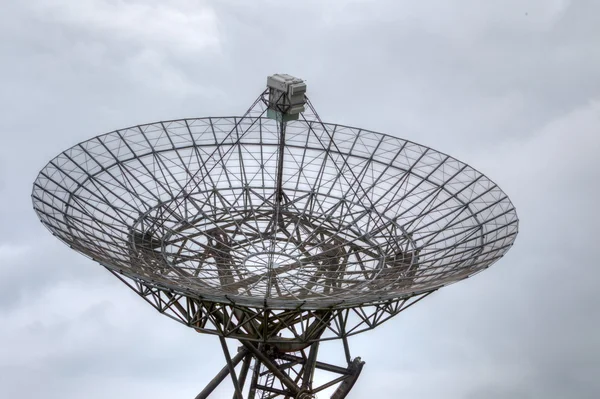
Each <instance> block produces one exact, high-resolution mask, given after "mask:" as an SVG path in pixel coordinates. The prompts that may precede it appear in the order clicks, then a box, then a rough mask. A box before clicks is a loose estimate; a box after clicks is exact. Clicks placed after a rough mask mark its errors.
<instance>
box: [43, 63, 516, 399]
mask: <svg viewBox="0 0 600 399" xmlns="http://www.w3.org/2000/svg"><path fill="white" fill-rule="evenodd" d="M32 196H33V205H34V209H35V211H36V212H37V214H38V216H39V218H40V220H41V222H42V223H43V224H44V225H45V226H46V227H47V228H48V229H49V230H50V231H51V232H52V234H54V235H55V236H56V237H58V238H59V239H60V240H61V241H63V242H64V243H65V244H67V245H69V246H70V247H71V248H73V249H74V250H76V251H78V252H80V253H82V254H84V255H86V256H88V257H90V258H92V259H93V260H95V261H96V262H98V263H100V264H101V265H102V266H104V267H105V268H106V269H108V270H109V271H110V272H111V273H112V274H114V275H115V276H116V277H117V278H119V279H120V280H121V281H123V282H124V283H126V284H127V285H128V286H129V287H130V288H132V289H133V290H134V291H135V292H136V293H138V294H139V295H140V296H141V297H142V298H144V299H145V300H146V301H147V302H148V303H149V304H151V305H152V306H153V307H155V308H156V309H157V310H159V311H160V312H161V313H164V314H167V315H169V316H170V317H172V318H174V319H176V320H178V321H180V322H182V323H183V324H185V325H187V326H189V327H191V328H193V329H195V330H196V331H198V332H201V333H208V334H214V335H218V336H219V339H220V341H221V344H222V346H223V350H224V353H225V358H226V361H227V365H226V366H225V367H224V368H223V370H221V372H219V374H217V376H216V377H215V378H214V379H213V380H212V381H211V382H210V383H209V384H208V386H207V387H206V388H205V389H204V390H203V391H202V392H201V393H200V394H199V395H198V396H197V399H200V398H206V397H208V395H210V393H211V392H212V391H213V390H214V388H215V387H216V386H217V385H218V384H219V383H220V382H221V381H222V380H223V379H225V378H226V377H227V376H228V375H229V376H230V377H231V379H232V381H233V385H234V388H235V394H234V397H237V398H244V397H247V398H267V397H268V398H274V397H286V398H313V397H314V395H315V394H316V393H318V392H320V391H321V390H323V389H325V388H328V387H330V386H335V385H336V384H337V385H338V387H337V390H336V391H335V393H334V395H333V396H332V398H335V399H341V398H344V397H345V396H346V395H347V394H348V392H349V391H350V389H351V388H352V386H353V385H354V382H355V381H356V379H357V378H358V375H359V374H360V372H361V369H362V367H363V364H364V362H363V361H362V360H361V359H360V358H355V359H353V358H352V357H351V356H350V350H349V345H348V341H347V338H348V337H349V336H351V335H354V334H358V333H360V332H363V331H366V330H370V329H373V328H375V327H376V326H378V325H380V324H381V323H383V322H384V321H386V320H388V319H390V318H391V317H393V316H395V315H396V314H398V313H400V312H401V311H402V310H404V309H406V308H407V307H408V306H410V305H412V304H414V303H416V302H417V301H419V300H421V299H422V298H424V297H426V296H427V295H429V294H431V293H432V292H434V291H436V290H437V289H439V288H441V287H443V286H445V285H448V284H450V283H453V282H456V281H459V280H462V279H464V278H466V277H469V276H471V275H473V274H475V273H478V272H480V271H481V270H483V269H485V268H487V267H489V266H490V265H491V264H492V263H494V262H495V261H497V260H498V259H500V258H501V257H502V256H503V255H504V254H505V253H506V251H508V249H509V248H510V246H511V245H512V244H513V242H514V240H515V237H516V235H517V230H518V219H517V214H516V211H515V208H514V207H513V205H512V203H511V201H510V200H509V198H508V196H507V195H506V194H505V193H504V192H503V191H502V190H501V189H500V188H499V187H498V186H497V185H496V184H495V183H493V182H492V181H491V180H490V179H488V178H487V177H486V176H484V175H483V174H481V173H480V172H478V171H477V170H475V169H473V168H472V167H470V166H469V165H466V164H464V163H462V162H460V161H458V160H456V159H454V158H452V157H450V156H449V155H446V154H443V153H440V152H438V151H435V150H433V149H431V148H428V147H425V146H422V145H419V144H416V143H413V142H410V141H407V140H403V139H400V138H397V137H394V136H390V135H386V134H381V133H376V132H373V131H370V130H366V129H359V128H354V127H348V126H342V125H337V124H331V123H325V122H323V121H321V118H320V117H319V115H318V114H317V112H316V111H315V109H314V107H313V105H312V103H311V102H310V100H309V99H308V97H307V96H306V84H305V83H304V82H303V81H302V80H301V79H298V78H294V77H292V76H290V75H283V74H278V75H273V76H270V77H269V78H268V80H267V88H266V89H265V91H264V92H263V93H261V94H260V95H259V96H258V98H256V100H255V101H254V103H253V104H252V106H251V107H250V109H249V110H248V111H247V112H246V113H245V114H244V115H242V116H238V117H204V118H195V119H179V120H171V121H163V122H157V123H150V124H145V125H139V126H133V127H130V128H126V129H120V130H116V131H114V132H110V133H107V134H104V135H101V136H98V137H95V138H92V139H90V140H88V141H85V142H83V143H80V144H77V145H76V146H74V147H72V148H70V149H68V150H66V151H65V152H63V153H61V154H60V155H58V156H57V157H56V158H54V159H53V160H52V161H50V162H49V163H48V165H46V167H44V169H42V171H41V172H40V174H39V176H38V178H37V179H36V181H35V183H34V188H33V194H32ZM225 338H234V339H237V340H239V341H240V343H241V347H240V350H239V352H238V353H237V354H235V355H233V356H232V355H231V354H230V353H229V351H228V350H227V346H226V344H225ZM333 339H340V340H341V342H342V343H343V346H344V351H345V355H346V364H345V365H343V366H335V365H331V364H327V363H324V362H320V361H318V360H317V358H318V346H319V342H321V341H324V340H333ZM315 370H325V371H328V372H331V373H333V374H335V375H337V377H336V378H335V379H333V380H331V381H329V382H328V383H325V384H323V385H320V386H317V385H316V384H315V383H314V379H313V376H314V373H315ZM248 379H249V381H247V380H248Z"/></svg>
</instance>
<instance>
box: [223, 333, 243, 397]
mask: <svg viewBox="0 0 600 399" xmlns="http://www.w3.org/2000/svg"><path fill="white" fill-rule="evenodd" d="M219 341H221V346H222V347H223V353H224V354H225V360H227V365H228V366H229V375H230V376H231V381H232V382H233V388H234V389H235V394H236V395H237V399H244V397H243V396H242V391H241V389H240V385H239V384H238V379H237V376H236V375H235V365H234V364H233V363H232V361H231V356H230V355H229V349H227V342H225V338H224V337H223V336H222V335H219Z"/></svg>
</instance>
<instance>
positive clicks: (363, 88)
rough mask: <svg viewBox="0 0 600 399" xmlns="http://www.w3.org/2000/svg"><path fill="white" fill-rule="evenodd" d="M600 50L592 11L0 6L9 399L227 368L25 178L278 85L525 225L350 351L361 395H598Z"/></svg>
mask: <svg viewBox="0 0 600 399" xmlns="http://www.w3.org/2000/svg"><path fill="white" fill-rule="evenodd" d="M599 39H600V2H599V1H595V0H573V1H566V0H539V1H529V0H526V1H524V0H505V1H496V2H485V1H476V0H464V1H452V2H451V1H447V0H438V1H420V2H408V1H393V0H390V1H368V0H362V1H358V0H356V1H327V2H325V1H317V0H313V1H298V2H282V1H245V0H244V1H242V0H238V1H234V0H221V1H205V2H203V1H192V0H178V1H169V2H166V1H153V0H147V1H133V0H131V1H129V0H105V1H102V0H77V1H72V0H23V1H11V0H0V116H1V118H0V138H1V140H0V205H1V206H0V397H1V398H7V399H8V398H39V397H43V398H46V399H54V398H61V399H75V398H77V399H79V398H84V397H85V398H90V399H95V398H123V399H125V398H128V399H129V398H141V397H143V398H146V399H155V398H156V399H157V398H165V397H169V398H193V397H194V396H195V395H196V394H197V393H198V392H199V391H200V390H201V389H202V388H203V386H204V385H205V384H206V383H207V382H208V381H209V380H210V379H211V378H212V377H213V375H214V374H215V373H216V372H217V371H218V370H219V369H220V368H221V367H222V365H223V364H224V361H223V357H222V354H221V351H220V349H219V347H218V341H217V339H216V338H215V337H210V336H202V335H199V334H197V333H195V332H193V331H192V330H191V329H187V328H185V327H184V326H182V325H179V324H178V323H176V322H173V321H171V320H170V319H168V318H166V317H163V316H160V315H159V314H158V313H157V312H156V311H154V310H153V309H152V308H150V307H149V306H147V304H146V303H144V301H143V300H141V299H140V298H138V297H137V296H136V295H135V294H134V293H133V292H131V291H130V290H129V289H128V288H127V287H125V286H124V285H122V284H121V283H120V282H119V281H118V280H116V279H115V278H114V277H112V276H111V275H110V274H109V273H108V272H106V271H105V270H103V269H102V268H101V267H99V266H98V265H96V264H93V263H92V262H91V261H89V260H87V259H86V258H84V257H82V256H81V255H78V254H76V253H74V252H72V251H71V250H69V249H68V248H67V247H66V246H64V245H63V244H61V243H60V242H59V241H58V240H56V239H54V238H53V237H52V236H51V235H50V234H49V233H48V232H47V231H46V230H45V229H44V228H43V227H42V225H41V224H40V223H39V222H38V220H37V218H36V215H35V214H34V212H33V210H32V207H31V202H30V192H31V187H32V183H33V181H34V179H35V177H36V175H37V172H38V171H39V170H40V169H41V168H42V167H43V166H44V165H45V164H46V162H48V161H49V160H50V159H51V158H52V157H54V156H55V155H57V154H58V153H59V152H61V151H63V150H65V149H67V148H68V147H70V146H72V145H74V144H76V143H77V142H79V141H82V140H86V139H88V138H91V137H93V136H95V135H98V134H101V133H105V132H108V131H111V130H114V129H117V128H122V127H126V126H130V125H134V124H139V123H146V122H153V121H157V120H161V119H175V118H183V117H197V116H208V115H214V116H218V115H233V114H242V113H243V112H244V111H245V110H246V109H247V107H248V106H249V105H250V104H251V102H252V101H253V99H254V98H255V97H256V96H257V95H258V93H259V92H260V91H261V90H262V89H263V87H264V84H265V81H266V76H267V75H269V74H272V73H279V72H284V73H290V74H292V75H295V76H299V77H301V78H304V79H306V81H307V83H308V89H309V95H310V97H311V99H312V101H313V104H315V106H316V107H317V109H318V110H319V112H320V114H321V116H322V117H323V119H324V120H325V121H328V122H336V123H343V124H348V125H352V126H359V127H366V128H369V129H372V130H375V131H380V132H384V133H389V134H392V135H395V136H399V137H402V138H406V139H410V140H413V141H416V142H418V143H421V144H424V145H428V146H431V147H433V148H435V149H437V150H440V151H443V152H446V153H448V154H451V155H452V156H454V157H456V158H458V159H460V160H461V161H464V162H467V163H469V164H471V165H473V166H474V167H475V168H477V169H478V170H480V171H482V172H483V173H485V174H486V175H488V176H489V177H490V178H491V179H492V180H494V181H495V182H497V183H498V184H499V185H500V187H501V188H502V189H503V190H504V191H505V192H506V193H507V194H508V195H509V196H510V198H511V199H512V201H513V203H514V204H515V206H516V208H517V212H518V214H519V217H520V221H521V222H520V234H519V236H518V237H517V240H516V244H515V246H514V247H513V248H512V249H511V250H510V251H509V252H508V254H507V255H506V256H505V257H504V258H503V259H502V260H501V261H500V262H498V263H497V264H496V265H494V266H493V267H492V268H490V269H489V270H487V271H485V272H484V273H481V274H479V275H477V276H476V277H474V278H472V279H469V280H466V281H463V282H460V283H458V284H455V285H452V286H450V287H447V288H444V289H442V290H440V291H438V292H437V293H435V294H434V295H432V296H430V297H428V298H427V299H426V300H424V301H423V302H421V303H420V304H419V305H418V306H415V307H413V308H411V309H409V310H408V311H406V312H405V313H403V314H401V315H399V316H398V317H396V318H395V319H393V320H392V321H390V322H388V323H386V324H384V325H382V326H381V327H379V328H378V329H376V330H375V331H372V332H369V333H366V334H363V335H360V336H358V337H355V338H353V339H352V340H351V345H352V354H353V356H362V358H363V359H364V360H365V361H366V362H367V364H366V366H365V368H364V371H363V374H362V375H361V377H360V379H359V381H358V383H357V385H356V386H355V388H354V390H353V391H352V393H351V395H350V396H349V398H365V397H368V398H398V397H407V398H420V399H421V398H422V399H429V398H431V399H434V398H435V399H439V398H445V399H463V398H464V399H479V398H486V399H504V398H507V399H508V398H510V399H514V398H518V399H520V398H523V399H529V398H532V399H533V398H544V399H562V398H580V399H588V398H589V399H597V398H599V397H600V378H599V376H600V311H599V310H598V309H599V308H598V306H599V305H600V293H599V292H598V285H599V283H600V268H599V267H598V260H597V259H598V236H599V235H598V226H599V224H600V215H599V212H598V208H597V202H598V200H599V198H598V197H599V191H600V190H599V184H600V183H599V181H600V180H599V178H600V157H599V155H598V154H600V44H599ZM336 349H339V348H336ZM230 397H231V394H230V393H229V392H228V390H227V387H226V386H225V387H224V388H222V389H220V390H219V391H218V392H217V394H216V395H215V398H216V399H220V398H230Z"/></svg>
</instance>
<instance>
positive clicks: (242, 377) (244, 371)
mask: <svg viewBox="0 0 600 399" xmlns="http://www.w3.org/2000/svg"><path fill="white" fill-rule="evenodd" d="M244 351H245V349H244ZM251 361H252V355H246V357H245V358H244V363H243V364H242V371H241V372H240V378H239V384H240V390H241V391H242V392H244V385H245V384H246V376H247V375H248V369H249V368H250V362H251ZM233 399H235V394H233Z"/></svg>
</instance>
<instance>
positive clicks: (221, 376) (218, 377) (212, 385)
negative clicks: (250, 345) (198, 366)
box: [195, 348, 248, 399]
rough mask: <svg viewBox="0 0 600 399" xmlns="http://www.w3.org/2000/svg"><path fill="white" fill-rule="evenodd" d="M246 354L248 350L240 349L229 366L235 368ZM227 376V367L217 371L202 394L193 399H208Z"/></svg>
mask: <svg viewBox="0 0 600 399" xmlns="http://www.w3.org/2000/svg"><path fill="white" fill-rule="evenodd" d="M247 354H248V350H247V349H246V348H244V349H242V350H241V351H240V352H238V354H237V355H235V356H234V357H233V359H231V364H233V366H234V367H235V366H237V364H238V363H239V362H241V361H242V359H243V358H244V356H246V355H247ZM228 374H229V366H225V367H223V368H222V369H221V371H219V373H218V374H217V375H216V376H215V378H213V379H212V380H211V381H210V382H209V383H208V385H206V388H204V389H203V390H202V392H200V393H199V394H198V395H197V396H196V398H195V399H206V398H208V395H210V394H211V393H212V391H214V390H215V388H216V387H217V386H219V384H220V383H221V382H222V381H223V380H224V379H225V377H227V375H228Z"/></svg>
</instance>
